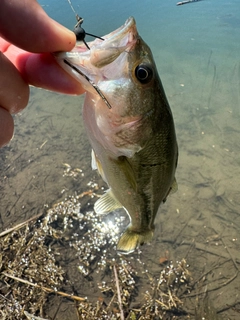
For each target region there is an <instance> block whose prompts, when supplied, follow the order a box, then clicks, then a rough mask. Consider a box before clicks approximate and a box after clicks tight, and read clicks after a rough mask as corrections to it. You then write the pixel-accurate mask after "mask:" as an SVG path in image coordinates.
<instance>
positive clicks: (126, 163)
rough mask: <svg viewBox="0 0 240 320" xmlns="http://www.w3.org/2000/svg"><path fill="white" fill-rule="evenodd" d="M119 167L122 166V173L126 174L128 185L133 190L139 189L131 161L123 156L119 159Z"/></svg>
mask: <svg viewBox="0 0 240 320" xmlns="http://www.w3.org/2000/svg"><path fill="white" fill-rule="evenodd" d="M117 161H118V166H120V168H121V170H122V172H124V174H125V177H126V179H127V181H128V183H129V184H130V185H131V187H132V188H133V190H136V189H137V182H136V178H135V174H134V170H133V168H132V166H131V163H130V159H128V158H127V157H125V156H121V157H119V158H118V160H117Z"/></svg>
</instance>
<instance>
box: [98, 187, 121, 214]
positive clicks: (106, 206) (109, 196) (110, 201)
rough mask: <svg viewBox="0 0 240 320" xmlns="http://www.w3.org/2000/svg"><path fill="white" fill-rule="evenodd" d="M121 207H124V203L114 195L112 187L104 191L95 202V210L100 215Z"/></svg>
mask: <svg viewBox="0 0 240 320" xmlns="http://www.w3.org/2000/svg"><path fill="white" fill-rule="evenodd" d="M119 208H122V205H121V203H120V202H119V201H118V200H117V199H116V198H115V197H114V195H113V193H112V190H111V189H109V190H108V191H107V192H106V193H104V194H103V195H102V196H101V198H100V199H98V200H97V201H96V202H95V204H94V211H95V212H96V213H97V214H99V215H105V214H108V213H110V212H112V211H114V210H116V209H119Z"/></svg>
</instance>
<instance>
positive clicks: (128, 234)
mask: <svg viewBox="0 0 240 320" xmlns="http://www.w3.org/2000/svg"><path fill="white" fill-rule="evenodd" d="M153 231H154V230H153V229H148V230H144V231H141V232H137V231H134V230H132V229H131V226H130V227H128V228H127V230H126V231H125V232H124V233H123V234H122V236H121V238H120V239H119V241H118V244H117V251H118V252H119V253H122V254H129V253H131V252H133V251H134V250H135V249H137V248H138V247H139V246H140V245H142V244H144V243H149V242H150V241H151V240H152V237H153Z"/></svg>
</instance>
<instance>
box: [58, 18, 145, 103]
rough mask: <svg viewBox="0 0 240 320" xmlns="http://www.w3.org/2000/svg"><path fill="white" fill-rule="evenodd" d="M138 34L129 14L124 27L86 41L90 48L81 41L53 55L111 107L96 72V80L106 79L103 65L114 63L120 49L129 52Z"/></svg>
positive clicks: (120, 51) (120, 52) (71, 73)
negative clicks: (67, 49) (65, 50)
mask: <svg viewBox="0 0 240 320" xmlns="http://www.w3.org/2000/svg"><path fill="white" fill-rule="evenodd" d="M138 37H139V36H138V32H137V27H136V22H135V19H134V18H133V17H130V18H128V19H127V21H126V22H125V24H124V25H123V26H121V27H119V28H118V29H116V30H114V31H112V32H110V33H109V34H107V35H105V36H103V37H102V39H104V40H101V39H98V38H97V39H95V40H94V41H91V42H88V43H87V44H88V46H89V48H90V50H89V49H88V48H87V47H86V46H85V44H84V43H83V42H81V41H80V42H77V45H76V46H75V47H74V48H73V50H72V51H70V52H59V53H55V54H54V55H55V58H56V59H57V61H58V63H59V64H60V65H61V66H62V67H63V68H64V69H65V70H66V71H67V72H68V73H69V74H70V75H72V76H73V77H74V78H75V79H76V80H78V81H80V82H81V83H82V85H83V86H84V87H85V88H86V90H89V84H90V85H91V86H92V88H93V89H94V90H95V91H96V92H97V93H98V94H99V95H100V97H101V98H102V99H103V100H104V101H105V103H106V105H107V107H108V108H109V109H110V108H111V105H110V103H109V102H108V100H107V99H106V97H105V96H104V94H103V93H102V92H101V90H100V89H99V87H98V85H97V83H96V74H98V77H97V81H100V80H103V79H107V78H108V76H107V75H106V72H105V71H104V67H105V66H108V65H110V64H111V63H112V62H114V61H115V60H116V59H117V58H118V57H119V56H120V55H121V54H122V53H123V52H129V51H130V50H131V49H132V48H133V47H134V45H135V44H136V42H137V39H138Z"/></svg>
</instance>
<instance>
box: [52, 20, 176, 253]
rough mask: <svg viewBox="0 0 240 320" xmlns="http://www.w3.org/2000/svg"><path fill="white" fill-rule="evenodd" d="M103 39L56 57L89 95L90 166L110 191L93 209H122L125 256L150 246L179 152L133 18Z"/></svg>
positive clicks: (149, 56) (172, 188) (151, 63)
mask: <svg viewBox="0 0 240 320" xmlns="http://www.w3.org/2000/svg"><path fill="white" fill-rule="evenodd" d="M103 38H104V41H102V40H99V39H96V40H94V41H92V42H89V43H88V46H89V47H90V50H87V49H86V48H85V47H84V45H83V44H78V45H77V46H76V47H75V48H74V49H73V50H72V51H71V52H68V53H58V54H57V55H56V59H57V61H58V62H59V63H60V64H61V65H62V66H63V68H64V69H65V70H66V71H67V72H69V73H70V74H71V75H72V76H73V77H75V78H76V79H77V80H78V81H80V82H81V83H82V85H83V87H84V88H85V90H86V97H85V102H84V106H83V120H84V125H85V127H86V131H87V134H88V137H89V140H90V143H91V145H92V148H93V152H92V167H93V169H98V171H99V173H100V175H101V176H102V178H103V179H104V180H105V182H106V183H107V184H108V186H109V190H108V191H107V192H106V193H105V194H104V195H103V196H102V197H101V198H100V199H99V200H97V201H96V203H95V206H94V209H95V211H96V213H97V214H106V213H108V212H111V211H113V210H115V209H117V208H119V207H123V208H124V209H125V210H126V212H127V213H128V214H129V217H130V220H131V222H130V225H129V226H128V228H127V229H126V230H125V231H124V233H123V234H122V235H121V237H120V239H119V242H118V244H117V250H118V251H120V252H122V253H130V252H132V251H134V250H135V249H136V248H137V247H138V246H139V245H141V244H143V243H146V242H150V241H151V239H152V236H153V232H154V219H155V217H156V214H157V212H158V209H159V206H160V204H161V203H162V202H165V201H166V199H167V197H168V195H169V193H170V192H173V191H175V190H176V188H177V184H176V180H175V171H176V167H177V158H178V147H177V141H176V134H175V128H174V121H173V116H172V112H171V110H170V107H169V104H168V101H167V98H166V95H165V92H164V89H163V86H162V83H161V80H160V78H159V76H158V72H157V68H156V65H155V62H154V59H153V56H152V53H151V50H150V48H149V47H148V46H147V44H146V43H145V42H144V41H143V40H142V38H141V37H140V36H139V34H138V32H137V28H136V22H135V20H134V18H132V17H130V18H129V19H128V20H127V21H126V23H125V24H124V25H123V26H122V27H120V28H118V29H117V30H115V31H113V32H112V33H110V34H108V35H106V36H104V37H103ZM66 62H67V63H66ZM96 88H97V89H96Z"/></svg>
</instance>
